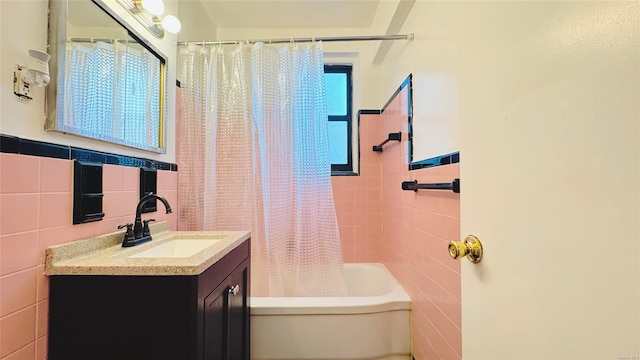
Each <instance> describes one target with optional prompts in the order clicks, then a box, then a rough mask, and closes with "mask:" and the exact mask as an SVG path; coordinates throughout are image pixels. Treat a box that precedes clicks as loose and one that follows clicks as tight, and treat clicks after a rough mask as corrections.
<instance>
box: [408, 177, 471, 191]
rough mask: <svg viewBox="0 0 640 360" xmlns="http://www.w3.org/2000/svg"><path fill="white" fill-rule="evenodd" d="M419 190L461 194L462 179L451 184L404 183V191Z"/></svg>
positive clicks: (415, 181) (454, 180) (416, 181)
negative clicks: (447, 191)
mask: <svg viewBox="0 0 640 360" xmlns="http://www.w3.org/2000/svg"><path fill="white" fill-rule="evenodd" d="M418 189H426V190H453V192H454V193H460V179H453V181H452V182H450V183H430V184H419V183H418V180H413V181H403V182H402V190H413V191H416V192H417V191H418Z"/></svg>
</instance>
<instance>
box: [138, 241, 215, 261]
mask: <svg viewBox="0 0 640 360" xmlns="http://www.w3.org/2000/svg"><path fill="white" fill-rule="evenodd" d="M220 240H221V237H217V238H215V237H214V238H178V239H173V240H169V241H167V242H165V243H162V244H159V245H157V246H154V247H152V248H150V249H147V250H145V251H141V252H139V253H137V254H134V255H131V256H128V257H129V258H184V257H191V256H193V255H195V254H197V253H199V252H200V251H203V250H205V249H206V248H208V247H209V246H211V245H214V244H215V243H217V242H218V241H220Z"/></svg>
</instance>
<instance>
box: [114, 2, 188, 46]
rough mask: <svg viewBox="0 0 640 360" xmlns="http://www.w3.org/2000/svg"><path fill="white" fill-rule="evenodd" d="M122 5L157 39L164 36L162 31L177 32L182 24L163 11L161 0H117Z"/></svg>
mask: <svg viewBox="0 0 640 360" xmlns="http://www.w3.org/2000/svg"><path fill="white" fill-rule="evenodd" d="M117 1H118V3H119V4H120V5H122V7H124V8H125V9H127V11H128V12H129V13H130V14H131V15H132V16H133V17H134V18H135V19H136V20H138V22H139V23H140V24H142V25H143V26H144V27H145V28H146V29H147V30H149V32H150V33H151V34H153V36H155V37H157V38H158V39H162V38H163V37H164V32H165V31H167V32H170V33H172V34H177V33H178V32H180V28H181V27H182V25H181V24H180V20H178V18H177V17H175V16H173V15H166V16H164V17H162V14H163V13H164V2H163V1H162V0H117Z"/></svg>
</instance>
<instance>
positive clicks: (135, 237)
mask: <svg viewBox="0 0 640 360" xmlns="http://www.w3.org/2000/svg"><path fill="white" fill-rule="evenodd" d="M153 199H158V200H160V201H162V203H163V204H164V207H165V209H166V210H167V214H170V213H171V205H169V202H168V201H167V199H165V198H163V197H162V196H160V195H157V194H152V193H149V194H147V195H145V196H143V197H142V199H140V202H139V203H138V206H137V207H136V219H135V221H134V224H135V225H134V224H124V225H120V226H118V229H122V228H124V227H126V228H127V231H126V232H125V235H124V240H123V241H122V247H130V246H135V245H138V244H142V243H145V242H147V241H151V231H150V230H149V222H151V221H155V219H147V220H145V221H142V209H143V208H144V205H145V204H146V203H147V202H149V201H151V200H153ZM143 223H144V225H143Z"/></svg>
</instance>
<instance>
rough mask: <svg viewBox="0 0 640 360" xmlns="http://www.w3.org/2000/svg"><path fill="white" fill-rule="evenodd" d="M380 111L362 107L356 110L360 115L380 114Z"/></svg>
mask: <svg viewBox="0 0 640 360" xmlns="http://www.w3.org/2000/svg"><path fill="white" fill-rule="evenodd" d="M381 112H382V111H380V110H372V109H362V110H359V111H358V116H360V115H380V113H381Z"/></svg>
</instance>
